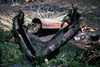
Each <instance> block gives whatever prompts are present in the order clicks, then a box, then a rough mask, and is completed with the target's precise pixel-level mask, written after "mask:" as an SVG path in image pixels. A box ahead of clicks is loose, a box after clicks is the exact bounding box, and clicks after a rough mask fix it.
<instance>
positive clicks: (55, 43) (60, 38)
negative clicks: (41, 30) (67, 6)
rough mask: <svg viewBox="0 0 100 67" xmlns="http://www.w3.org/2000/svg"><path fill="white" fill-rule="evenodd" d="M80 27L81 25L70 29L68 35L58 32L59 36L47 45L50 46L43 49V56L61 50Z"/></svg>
mask: <svg viewBox="0 0 100 67" xmlns="http://www.w3.org/2000/svg"><path fill="white" fill-rule="evenodd" d="M79 25H80V24H77V25H76V26H75V27H73V28H71V29H69V30H68V31H67V32H66V33H62V31H60V32H58V33H57V35H55V36H54V38H53V39H52V40H51V41H50V42H48V43H47V45H48V46H46V47H45V48H43V49H44V52H43V55H48V54H49V53H51V52H53V51H54V50H56V49H57V48H59V47H60V46H61V45H62V44H64V43H65V42H66V41H68V40H69V39H70V38H71V37H72V36H73V35H74V34H75V32H76V31H77V30H78V29H79ZM59 34H60V35H59ZM58 35H59V36H58Z"/></svg>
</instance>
